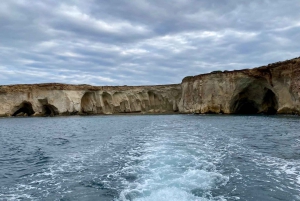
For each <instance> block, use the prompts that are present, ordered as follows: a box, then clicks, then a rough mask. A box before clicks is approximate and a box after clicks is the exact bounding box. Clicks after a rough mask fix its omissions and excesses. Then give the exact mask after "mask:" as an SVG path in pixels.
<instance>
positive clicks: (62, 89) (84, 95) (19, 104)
mask: <svg viewBox="0 0 300 201" xmlns="http://www.w3.org/2000/svg"><path fill="white" fill-rule="evenodd" d="M180 97H181V86H180V85H166V86H144V87H128V86H123V87H94V86H89V85H79V86H77V85H64V84H38V85H12V86H2V87H1V88H0V102H1V103H2V104H1V105H0V115H1V116H12V115H24V114H25V115H36V116H39V115H50V116H54V115H67V114H115V113H167V112H176V111H178V106H177V105H178V102H179V99H180ZM31 111H33V112H31ZM15 112H17V113H15Z"/></svg>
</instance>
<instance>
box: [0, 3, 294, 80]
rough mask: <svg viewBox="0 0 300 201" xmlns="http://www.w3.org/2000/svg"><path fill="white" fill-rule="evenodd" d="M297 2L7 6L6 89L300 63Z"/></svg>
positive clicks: (0, 56)
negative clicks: (290, 61)
mask: <svg viewBox="0 0 300 201" xmlns="http://www.w3.org/2000/svg"><path fill="white" fill-rule="evenodd" d="M299 9H300V4H299V2H298V1H297V0H291V1H289V3H286V2H284V1H281V0H273V1H270V0H260V1H259V0H254V1H236V0H226V1H219V0H211V1H199V0H174V1H160V0H153V1H146V0H139V1H118V0H111V1H100V0H87V1H79V0H65V1H60V2H58V1H51V0H45V1H25V0H11V1H4V2H2V3H1V4H0V30H1V32H0V84H16V83H40V82H63V83H73V84H79V83H86V84H94V85H144V84H164V83H179V82H181V79H182V78H183V77H184V76H187V75H196V74H200V73H207V72H210V71H213V70H233V69H242V68H252V67H257V66H260V65H265V64H267V63H270V62H276V61H278V60H285V59H290V58H293V57H297V56H299V55H300V44H299V43H298V42H297V41H299V40H300V22H299V18H300V13H299Z"/></svg>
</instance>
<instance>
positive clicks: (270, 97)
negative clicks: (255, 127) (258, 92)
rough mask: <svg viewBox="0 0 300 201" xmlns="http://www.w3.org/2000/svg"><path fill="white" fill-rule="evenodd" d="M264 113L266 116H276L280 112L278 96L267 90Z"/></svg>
mask: <svg viewBox="0 0 300 201" xmlns="http://www.w3.org/2000/svg"><path fill="white" fill-rule="evenodd" d="M262 107H263V113H264V114H276V113H277V110H278V102H277V98H276V95H275V94H274V92H273V91H271V90H270V89H268V90H267V92H266V93H265V96H264V98H263V104H262Z"/></svg>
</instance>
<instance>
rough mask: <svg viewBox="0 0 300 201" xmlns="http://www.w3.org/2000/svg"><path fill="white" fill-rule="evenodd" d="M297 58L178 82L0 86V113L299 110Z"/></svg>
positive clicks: (27, 114) (272, 112)
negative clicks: (141, 84)
mask: <svg viewBox="0 0 300 201" xmlns="http://www.w3.org/2000/svg"><path fill="white" fill-rule="evenodd" d="M299 97H300V57H299V58H295V59H292V60H287V61H284V62H277V63H274V64H269V65H268V66H263V67H259V68H254V69H245V70H237V71H226V72H220V71H215V72H213V73H209V74H202V75H197V76H191V77H186V78H184V79H183V81H182V83H181V84H174V85H158V86H115V87H111V86H103V87H100V86H90V85H66V84H53V83H50V84H33V85H10V86H0V102H1V104H0V116H20V115H23V116H33V115H36V116H55V115H72V114H118V113H170V112H179V113H225V114H232V113H233V114H257V113H264V114H276V113H281V114H300V102H299V101H300V99H299Z"/></svg>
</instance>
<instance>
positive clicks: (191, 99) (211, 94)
mask: <svg viewBox="0 0 300 201" xmlns="http://www.w3.org/2000/svg"><path fill="white" fill-rule="evenodd" d="M181 86H182V97H181V100H180V103H179V111H180V112H182V113H226V114H232V113H235V114H243V113H244V114H256V113H264V114H275V113H282V114H293V113H296V114H299V113H300V104H299V103H300V102H299V101H300V99H299V97H300V58H295V59H292V60H287V61H284V62H277V63H274V64H269V65H268V66H263V67H259V68H254V69H245V70H236V71H226V72H213V73H210V74H202V75H198V76H193V77H186V78H184V79H183V81H182V83H181Z"/></svg>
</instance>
